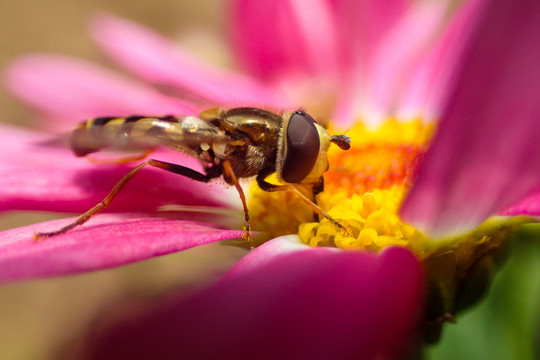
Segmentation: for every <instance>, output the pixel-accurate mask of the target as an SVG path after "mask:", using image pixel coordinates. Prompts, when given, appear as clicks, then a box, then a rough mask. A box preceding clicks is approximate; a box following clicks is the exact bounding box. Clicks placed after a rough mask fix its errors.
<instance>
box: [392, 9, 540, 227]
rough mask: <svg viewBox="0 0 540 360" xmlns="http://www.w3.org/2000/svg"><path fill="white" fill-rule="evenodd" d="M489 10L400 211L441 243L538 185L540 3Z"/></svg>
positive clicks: (464, 60)
mask: <svg viewBox="0 0 540 360" xmlns="http://www.w3.org/2000/svg"><path fill="white" fill-rule="evenodd" d="M484 10H485V13H484V16H485V17H484V19H483V21H482V22H481V25H480V26H479V29H478V32H477V33H476V34H474V35H473V37H472V41H471V42H470V44H469V47H468V49H467V52H465V54H467V56H465V57H464V59H463V67H462V69H461V71H460V72H459V75H460V76H459V78H458V80H456V88H455V89H454V91H453V93H452V95H451V96H450V98H449V101H448V103H447V105H446V107H445V111H444V112H443V116H442V123H441V126H440V130H439V132H438V134H437V136H436V137H435V139H434V142H433V146H432V148H431V149H430V151H429V152H428V154H427V155H426V158H425V162H424V163H423V166H422V167H421V169H420V172H419V175H418V179H417V181H416V184H415V187H414V188H413V189H412V191H411V193H410V194H409V197H408V198H407V199H406V201H405V204H404V206H403V209H402V215H403V218H404V219H405V221H408V222H411V223H412V224H414V225H416V226H418V227H420V228H421V229H422V230H424V231H426V232H428V233H430V234H434V236H436V237H444V236H448V235H452V234H455V233H458V232H463V231H467V230H470V229H472V228H474V227H475V226H476V225H477V224H479V223H480V222H482V221H483V220H484V219H486V218H487V217H489V216H490V215H493V214H496V213H497V212H499V211H501V210H502V209H504V208H506V207H508V206H510V205H511V204H512V203H514V202H516V201H518V200H519V199H520V198H522V197H524V196H526V195H527V194H528V193H530V192H531V191H532V190H534V189H537V188H538V186H539V184H540V167H539V166H538V164H539V163H540V146H538V139H539V138H540V125H539V122H538V121H539V114H540V92H539V88H538V87H539V84H540V71H539V66H538V64H540V2H538V1H536V0H521V1H513V2H504V1H494V2H487V3H486V5H485V8H484Z"/></svg>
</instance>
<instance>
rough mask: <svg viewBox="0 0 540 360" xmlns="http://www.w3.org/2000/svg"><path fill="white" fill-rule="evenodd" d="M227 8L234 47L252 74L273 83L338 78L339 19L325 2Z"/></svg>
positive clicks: (241, 1) (246, 3) (248, 0)
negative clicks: (312, 77)
mask: <svg viewBox="0 0 540 360" xmlns="http://www.w3.org/2000/svg"><path fill="white" fill-rule="evenodd" d="M229 3H230V6H229V7H230V18H231V20H230V21H229V24H230V32H231V38H232V43H233V47H234V49H235V50H236V53H237V55H238V57H239V60H240V62H241V63H242V65H243V66H244V67H245V68H246V69H248V70H249V71H250V72H251V73H253V74H255V75H256V76H258V77H260V78H262V79H267V80H270V81H273V80H275V78H276V77H287V76H292V75H293V74H296V73H302V74H311V75H320V74H325V75H327V76H332V74H336V71H337V70H338V67H339V61H340V60H339V56H340V55H341V54H340V49H339V47H338V38H337V36H338V34H337V30H338V28H337V23H336V22H337V20H338V19H336V17H335V12H334V11H332V9H331V5H330V3H329V2H328V1H327V0H315V1H310V2H309V4H308V3H302V2H298V1H291V0H289V1H263V2H261V1H253V0H235V1H229Z"/></svg>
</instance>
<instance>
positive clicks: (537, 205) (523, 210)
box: [501, 189, 540, 217]
mask: <svg viewBox="0 0 540 360" xmlns="http://www.w3.org/2000/svg"><path fill="white" fill-rule="evenodd" d="M501 215H510V216H516V215H530V216H536V217H538V216H540V189H537V190H535V191H533V192H532V193H531V194H530V195H529V196H527V197H525V198H524V199H521V200H520V201H518V202H517V203H515V204H512V206H510V207H509V208H507V209H505V210H504V211H503V212H502V213H501Z"/></svg>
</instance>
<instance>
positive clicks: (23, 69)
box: [0, 0, 540, 358]
mask: <svg viewBox="0 0 540 360" xmlns="http://www.w3.org/2000/svg"><path fill="white" fill-rule="evenodd" d="M230 5H231V6H230V15H229V17H230V19H231V20H230V24H231V38H232V40H233V48H234V50H235V52H236V54H237V55H238V60H239V63H240V64H241V65H242V66H243V67H244V69H245V70H246V73H237V72H233V71H229V70H223V69H216V68H214V67H211V66H210V65H208V64H205V63H204V62H203V61H201V60H200V59H196V58H194V57H192V56H191V55H189V54H188V53H186V52H184V51H183V50H182V49H178V48H177V47H175V46H173V45H172V44H170V43H169V42H168V41H167V40H165V39H163V38H161V37H160V36H159V35H157V34H155V33H153V32H151V31H150V30H148V29H145V28H142V27H141V26H139V25H136V24H133V23H131V22H129V21H127V20H122V19H118V18H115V17H112V16H109V15H100V16H98V17H97V18H96V19H95V21H94V22H93V23H92V28H91V34H92V36H93V37H94V39H95V40H96V41H97V43H98V44H99V45H100V46H101V47H102V49H103V50H104V51H105V52H106V53H107V54H108V55H110V56H111V58H112V59H113V60H115V61H116V62H117V63H119V64H120V65H122V67H123V68H124V69H125V70H127V71H129V72H130V73H132V74H133V75H135V76H136V77H137V78H138V79H139V80H143V82H139V81H137V80H132V79H130V78H126V77H124V76H120V75H117V74H115V73H111V72H110V71H107V70H103V69H100V68H97V67H96V66H94V65H91V64H87V63H85V62H82V61H80V60H76V59H71V58H68V57H64V56H56V55H33V56H28V57H26V58H23V59H20V60H18V61H17V62H15V63H14V64H12V65H11V67H9V68H8V69H7V72H6V81H7V85H8V87H9V88H10V89H11V90H12V92H14V93H15V94H16V95H17V96H19V97H20V98H22V99H23V100H25V101H27V102H29V103H30V104H32V105H33V106H34V107H36V108H38V109H39V110H40V111H41V113H42V114H43V117H44V118H45V119H47V121H44V122H43V126H42V127H43V128H44V129H46V130H48V131H52V130H54V131H55V132H57V131H59V130H66V129H69V128H73V126H74V119H75V120H80V119H83V118H88V117H95V116H100V115H116V114H118V115H130V114H134V113H142V114H164V113H174V114H179V115H186V114H196V113H197V112H198V111H200V110H201V109H204V108H206V107H208V106H225V107H233V106H245V105H249V106H258V107H270V108H295V107H299V106H304V107H306V108H307V109H308V110H310V111H311V112H312V113H316V114H319V115H322V116H326V117H329V118H331V119H334V120H335V125H336V126H338V127H344V128H345V127H349V126H351V125H352V124H354V123H356V122H358V121H360V120H362V121H364V122H365V123H369V124H371V126H374V127H376V126H380V124H381V123H382V122H383V120H384V119H385V118H388V117H390V116H395V117H399V118H402V119H410V118H413V117H421V118H423V119H426V120H433V119H440V123H439V131H438V132H437V134H436V136H435V138H434V139H433V142H432V144H431V147H430V148H429V151H428V152H427V154H426V155H425V159H424V161H423V162H422V164H421V167H420V170H419V173H418V174H417V178H416V181H415V184H414V187H413V188H412V189H411V190H410V193H409V195H408V196H407V198H406V200H405V202H404V205H403V207H402V210H401V215H402V217H403V218H404V219H405V220H407V221H410V222H411V223H412V224H415V225H418V227H419V228H420V229H421V230H424V231H426V232H427V233H429V234H431V235H433V236H435V237H448V236H449V235H454V234H456V233H462V232H466V231H469V230H471V229H473V228H474V227H476V226H477V225H478V224H480V223H481V222H482V221H484V220H485V219H486V218H488V217H489V216H491V215H494V214H497V213H500V212H501V211H503V210H504V209H505V208H508V207H510V206H511V205H513V204H515V203H516V202H517V201H518V200H521V202H520V203H519V204H518V205H515V206H513V207H512V208H511V210H508V211H507V213H508V214H512V215H516V214H529V215H537V214H538V208H539V206H538V201H536V198H534V197H533V198H529V199H526V198H525V200H523V199H524V197H525V196H526V195H528V194H530V193H531V192H532V191H534V190H535V189H537V187H538V186H539V185H540V170H539V168H538V167H537V166H536V163H537V161H538V160H540V151H539V150H538V149H539V147H538V146H536V138H537V137H538V135H540V126H538V125H537V124H536V121H535V120H536V118H537V114H538V113H540V111H538V110H540V109H539V107H540V101H539V100H540V99H538V97H539V96H540V95H538V91H536V86H537V84H538V83H540V73H539V72H538V71H537V66H536V64H538V62H539V61H540V41H538V40H539V39H537V37H538V34H540V21H539V20H540V5H539V4H537V2H535V1H534V0H521V1H515V2H513V3H511V4H510V3H504V2H494V1H493V2H492V1H488V0H473V1H470V2H467V3H464V4H462V6H460V7H459V9H458V10H456V11H455V12H454V13H453V14H452V16H450V17H449V18H448V19H447V20H446V21H444V19H445V15H447V5H448V4H447V3H446V2H444V1H443V2H437V3H431V2H429V3H424V2H409V1H403V0H392V1H385V2H380V1H379V2H378V1H373V2H370V1H354V0H350V1H347V0H343V1H329V0H317V1H313V2H310V5H309V8H308V7H306V6H302V5H299V2H295V1H284V2H268V3H264V4H262V3H261V2H256V1H248V0H236V1H231V2H230ZM441 24H444V25H445V26H442V25H441ZM150 85H153V86H150ZM156 88H158V89H161V90H162V91H158V90H156ZM165 89H166V91H164V90H165ZM510 119H511V120H510ZM48 139H50V135H44V134H40V133H31V132H30V131H27V130H20V129H15V128H10V127H7V126H2V140H3V141H2V143H1V144H0V146H1V147H4V149H2V151H0V156H1V157H2V161H1V162H0V164H1V165H0V174H1V176H0V199H2V200H1V201H0V206H1V209H3V210H29V209H34V210H50V211H63V212H84V211H86V210H87V209H88V208H90V207H92V206H93V205H95V204H96V203H98V202H99V201H101V200H102V199H103V197H104V196H105V195H106V194H107V192H108V191H109V190H110V189H111V188H112V186H114V184H115V183H116V182H117V181H118V180H119V179H120V178H121V177H122V175H124V174H125V173H126V172H127V169H129V168H130V167H129V166H127V165H126V166H123V165H122V166H121V165H106V166H105V165H101V166H96V165H95V164H91V163H88V162H85V161H82V160H81V159H76V158H74V157H72V155H71V154H70V153H68V152H67V151H65V150H63V149H57V148H52V147H51V148H47V147H43V146H38V145H36V144H39V143H41V142H46V141H47V140H48ZM354 141H355V139H353V142H354ZM493 144H497V145H496V146H494V145H493ZM152 157H155V158H159V159H163V160H167V159H169V161H172V162H175V163H181V164H184V165H186V166H190V167H194V168H199V169H200V165H199V164H196V163H194V161H193V160H192V159H190V158H188V157H185V156H182V155H179V154H177V153H171V152H167V151H162V152H158V153H155V154H153V155H152ZM231 203H232V202H231V201H230V199H229V193H228V192H227V191H226V190H225V189H223V188H222V187H221V186H219V185H214V186H212V187H208V186H207V185H202V184H198V183H195V182H193V181H190V180H186V179H183V178H182V177H178V176H174V175H170V174H164V173H161V172H160V171H159V170H152V169H149V170H148V171H144V172H141V174H139V175H137V176H136V177H135V178H134V179H133V181H132V182H131V183H130V184H129V185H128V186H126V188H125V190H123V191H122V192H121V194H120V195H119V196H118V197H117V198H116V199H115V200H114V202H113V204H112V206H111V207H110V209H109V213H108V214H102V215H98V216H96V217H95V218H94V219H92V220H91V222H89V223H88V224H85V225H84V226H81V227H80V228H77V229H75V230H73V231H71V232H68V233H66V234H63V235H61V236H58V237H54V238H52V239H48V240H46V241H42V242H39V243H34V242H33V241H32V234H33V232H36V231H48V230H56V229H58V228H59V227H61V226H63V225H64V224H66V223H69V222H70V221H73V219H68V220H58V221H53V222H48V223H42V224H35V225H32V226H28V227H24V228H18V229H12V230H8V231H4V232H3V233H0V249H1V250H2V251H0V280H1V281H15V280H20V279H27V278H34V277H43V276H52V275H60V274H70V273H75V272H80V271H88V270H93V269H100V268H106V267H111V266H117V265H121V264H125V263H129V262H132V261H137V260H142V259H146V258H149V257H153V256H157V255H161V254H166V253H170V252H173V251H179V250H183V249H187V248H190V247H193V246H197V245H200V244H204V243H209V242H213V241H219V240H224V239H231V238H236V237H239V236H240V235H241V232H240V231H238V230H236V229H238V228H239V227H238V226H229V227H228V228H224V227H223V226H220V225H218V224H219V223H221V224H223V223H224V222H223V221H225V223H226V224H229V225H230V224H231V220H230V217H228V216H227V214H226V213H225V214H222V215H219V216H218V214H214V215H205V216H204V217H199V216H196V215H193V214H194V213H193V212H190V213H188V215H186V214H185V213H180V212H178V211H172V212H164V211H161V210H162V209H163V207H164V206H166V205H169V204H175V205H182V206H183V207H184V208H186V207H193V206H197V207H203V208H204V209H208V208H213V209H220V210H223V209H225V210H231V209H233V210H234V206H232V205H231ZM364 204H365V203H364ZM169 209H170V208H169ZM195 214H196V213H195ZM202 220H204V221H202ZM380 225H381V226H382V224H380ZM231 228H232V229H235V230H231ZM301 230H302V228H301ZM370 231H371V230H370ZM370 231H366V232H364V233H362V232H361V233H360V235H359V236H363V237H365V238H366V239H367V238H369V239H371V237H372V236H371V235H372V232H373V231H374V230H373V231H371V232H370ZM400 231H401V230H400ZM301 235H302V234H301ZM381 235H382V234H377V233H376V234H375V236H376V240H377V241H380V240H381V239H382V238H383V236H381ZM336 236H337V235H336ZM377 236H378V237H377ZM473 238H474V237H473ZM298 240H299V237H298V236H296V235H289V236H282V237H278V238H275V239H273V240H270V241H269V242H267V243H265V244H264V245H262V246H260V247H258V248H257V249H256V250H254V251H252V252H251V253H249V255H247V256H246V257H245V258H244V259H243V260H242V261H241V262H239V263H238V264H237V265H236V266H235V267H234V268H233V269H231V271H230V272H229V273H228V274H227V275H226V276H225V277H224V278H223V280H222V281H221V282H220V283H219V284H218V285H217V286H214V287H211V288H209V289H207V290H205V291H203V292H202V293H200V294H198V295H196V296H194V297H193V298H190V299H188V300H182V301H178V300H174V301H172V302H171V304H170V305H167V306H166V307H165V308H162V309H155V308H150V309H149V310H148V311H147V312H144V313H143V314H141V315H140V317H138V318H137V319H136V320H133V321H135V322H134V324H138V325H141V324H142V326H132V325H133V323H128V325H125V324H120V325H119V326H117V328H114V329H112V330H110V331H109V333H107V335H103V336H101V337H99V336H98V338H97V339H95V340H96V343H95V347H93V350H92V351H94V354H96V357H99V358H104V357H105V356H109V357H112V356H116V355H118V354H123V355H124V356H127V355H126V354H129V353H130V351H136V353H137V354H138V355H140V354H142V352H141V351H143V352H144V351H147V354H148V356H150V354H151V355H160V356H158V357H162V358H163V357H166V356H167V355H169V356H171V354H174V356H179V355H178V354H181V353H182V352H183V353H184V354H186V355H188V354H189V355H193V356H192V357H193V358H207V356H208V355H214V354H220V355H223V356H224V357H233V356H236V357H240V356H243V357H246V355H248V354H257V355H258V356H261V355H262V356H263V357H264V356H266V357H267V358H283V357H284V356H288V357H289V358H296V357H299V356H300V355H303V356H308V357H310V358H328V357H333V358H350V357H361V358H362V357H363V358H377V357H380V358H392V357H395V356H397V354H399V351H402V350H403V346H404V344H405V342H406V341H407V340H409V339H410V337H411V333H412V329H413V326H414V324H415V322H416V320H417V319H418V316H419V313H418V308H419V305H420V303H421V297H422V295H421V288H422V277H421V269H420V264H419V261H417V259H416V258H415V257H414V256H413V254H412V253H411V252H410V251H409V250H407V249H404V248H401V247H389V248H388V249H386V250H384V251H382V252H381V253H380V254H377V255H376V254H372V253H370V252H367V251H342V250H337V251H336V250H335V249H329V248H324V247H319V248H310V247H308V246H305V245H304V244H302V243H300V242H299V241H298ZM370 241H371V240H370ZM336 242H337V240H336ZM407 247H408V248H409V249H410V248H411V247H414V246H413V245H410V244H409V245H408V246H407ZM469 266H472V265H470V264H469ZM429 269H430V268H429V267H426V266H424V270H425V271H427V273H426V275H427V277H428V278H429V277H430V275H431V274H430V273H429ZM138 339H146V341H145V344H148V346H147V347H145V348H144V349H140V348H139V347H137V346H133V345H132V344H133V340H135V343H137V340H138ZM179 339H180V340H179ZM209 339H211V340H209ZM114 351H119V352H118V353H115V352H114ZM169 351H174V352H173V353H170V352H169ZM191 351H193V352H194V353H192V354H190V353H189V352H191ZM248 356H249V355H248Z"/></svg>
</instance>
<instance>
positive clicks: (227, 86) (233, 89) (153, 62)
mask: <svg viewBox="0 0 540 360" xmlns="http://www.w3.org/2000/svg"><path fill="white" fill-rule="evenodd" d="M91 34H92V36H93V37H94V40H95V41H96V42H97V43H98V45H99V46H101V48H102V49H103V50H104V51H105V52H106V53H107V54H108V55H109V56H111V57H112V58H113V59H114V60H115V61H116V62H118V63H119V64H121V65H122V66H124V67H126V68H127V69H128V70H129V71H131V72H132V73H134V74H135V75H137V76H139V77H140V78H142V79H144V80H145V81H148V82H150V83H152V84H156V85H160V86H165V87H168V88H170V89H169V90H171V91H173V92H176V93H177V95H179V96H181V97H183V98H189V99H192V100H194V101H196V102H200V103H203V104H205V105H209V104H210V105H213V106H215V105H220V104H225V105H229V106H230V105H248V104H251V105H260V104H268V105H281V106H283V99H280V98H279V97H278V96H277V95H276V94H274V93H272V92H271V91H270V90H269V89H268V88H266V87H264V86H262V85H261V84H259V83H257V82H256V81H255V80H253V79H250V78H247V77H244V76H242V75H240V74H236V73H233V72H227V71H224V70H218V69H216V68H213V67H212V66H210V65H208V64H205V63H204V61H202V60H201V59H196V58H194V57H193V56H190V55H189V54H188V53H187V52H185V51H183V50H182V49H181V48H180V47H179V46H178V45H176V44H173V43H171V42H170V41H168V40H167V39H165V38H163V37H162V36H160V35H159V34H157V33H155V32H153V31H151V30H150V29H147V28H145V27H143V26H141V25H138V24H136V23H133V22H130V21H128V20H125V19H121V18H117V17H114V16H112V15H107V14H100V15H99V16H97V17H96V18H95V19H94V21H93V22H92V24H91Z"/></svg>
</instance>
